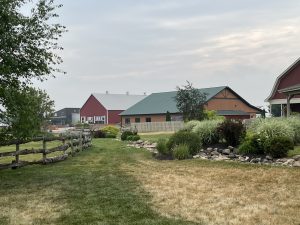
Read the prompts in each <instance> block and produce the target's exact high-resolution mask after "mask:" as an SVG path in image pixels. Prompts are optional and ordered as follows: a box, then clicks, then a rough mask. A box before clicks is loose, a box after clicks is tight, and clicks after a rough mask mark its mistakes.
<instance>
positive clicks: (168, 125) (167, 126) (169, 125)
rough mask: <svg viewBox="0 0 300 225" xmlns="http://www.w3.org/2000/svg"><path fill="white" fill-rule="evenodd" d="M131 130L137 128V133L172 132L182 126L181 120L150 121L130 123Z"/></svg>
mask: <svg viewBox="0 0 300 225" xmlns="http://www.w3.org/2000/svg"><path fill="white" fill-rule="evenodd" d="M130 128H131V129H132V130H134V129H137V130H138V132H139V133H148V132H172V131H174V132H175V131H178V130H180V129H182V128H184V122H183V121H170V122H151V123H131V124H130Z"/></svg>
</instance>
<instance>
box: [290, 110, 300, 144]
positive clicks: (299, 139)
mask: <svg viewBox="0 0 300 225" xmlns="http://www.w3.org/2000/svg"><path fill="white" fill-rule="evenodd" d="M287 123H288V125H289V126H290V127H291V128H292V129H293V130H294V133H295V134H294V142H295V143H300V117H299V116H292V117H289V118H287Z"/></svg>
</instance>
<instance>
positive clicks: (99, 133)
mask: <svg viewBox="0 0 300 225" xmlns="http://www.w3.org/2000/svg"><path fill="white" fill-rule="evenodd" d="M93 137H94V138H105V137H106V134H105V133H104V132H103V131H102V130H96V131H94V132H93Z"/></svg>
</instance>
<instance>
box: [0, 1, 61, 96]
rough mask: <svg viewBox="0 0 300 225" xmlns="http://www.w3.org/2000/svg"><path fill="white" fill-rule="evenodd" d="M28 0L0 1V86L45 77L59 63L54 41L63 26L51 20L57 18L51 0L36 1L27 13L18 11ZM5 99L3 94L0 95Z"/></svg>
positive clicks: (18, 83)
mask: <svg viewBox="0 0 300 225" xmlns="http://www.w3.org/2000/svg"><path fill="white" fill-rule="evenodd" d="M28 3H31V4H32V1H31V0H0V6H1V7H0V46H1V47H0V89H3V88H5V87H7V86H15V87H17V86H18V85H20V84H23V85H25V84H26V83H28V82H30V80H31V79H32V78H37V79H38V80H45V79H46V77H47V76H49V75H53V73H54V72H62V71H61V70H59V69H57V68H56V66H57V65H58V64H60V63H61V62H62V59H61V57H59V56H58V55H57V51H58V50H61V49H62V48H61V47H60V46H59V45H58V43H57V41H58V39H59V37H61V35H62V33H64V32H65V31H66V29H65V27H64V26H62V25H60V24H56V23H52V22H51V19H53V18H56V17H58V15H57V14H56V13H55V12H54V11H55V9H57V8H60V7H61V6H62V5H55V4H54V0H38V1H37V3H35V4H34V5H33V7H32V9H31V13H30V14H29V15H24V13H23V14H22V12H21V9H23V7H24V6H26V4H28ZM0 98H5V96H0Z"/></svg>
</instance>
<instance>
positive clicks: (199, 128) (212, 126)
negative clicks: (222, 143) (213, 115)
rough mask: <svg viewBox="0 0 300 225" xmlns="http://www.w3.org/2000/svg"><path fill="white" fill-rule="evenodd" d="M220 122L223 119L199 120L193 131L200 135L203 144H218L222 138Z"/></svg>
mask: <svg viewBox="0 0 300 225" xmlns="http://www.w3.org/2000/svg"><path fill="white" fill-rule="evenodd" d="M220 123H222V120H204V121H201V122H199V123H198V124H197V125H196V126H195V127H194V128H193V130H192V131H193V132H194V133H196V134H197V135H198V136H199V138H200V141H201V143H202V145H203V146H207V145H210V144H216V143H218V142H219V139H220V136H219V133H218V130H217V129H218V126H219V124H220Z"/></svg>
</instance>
